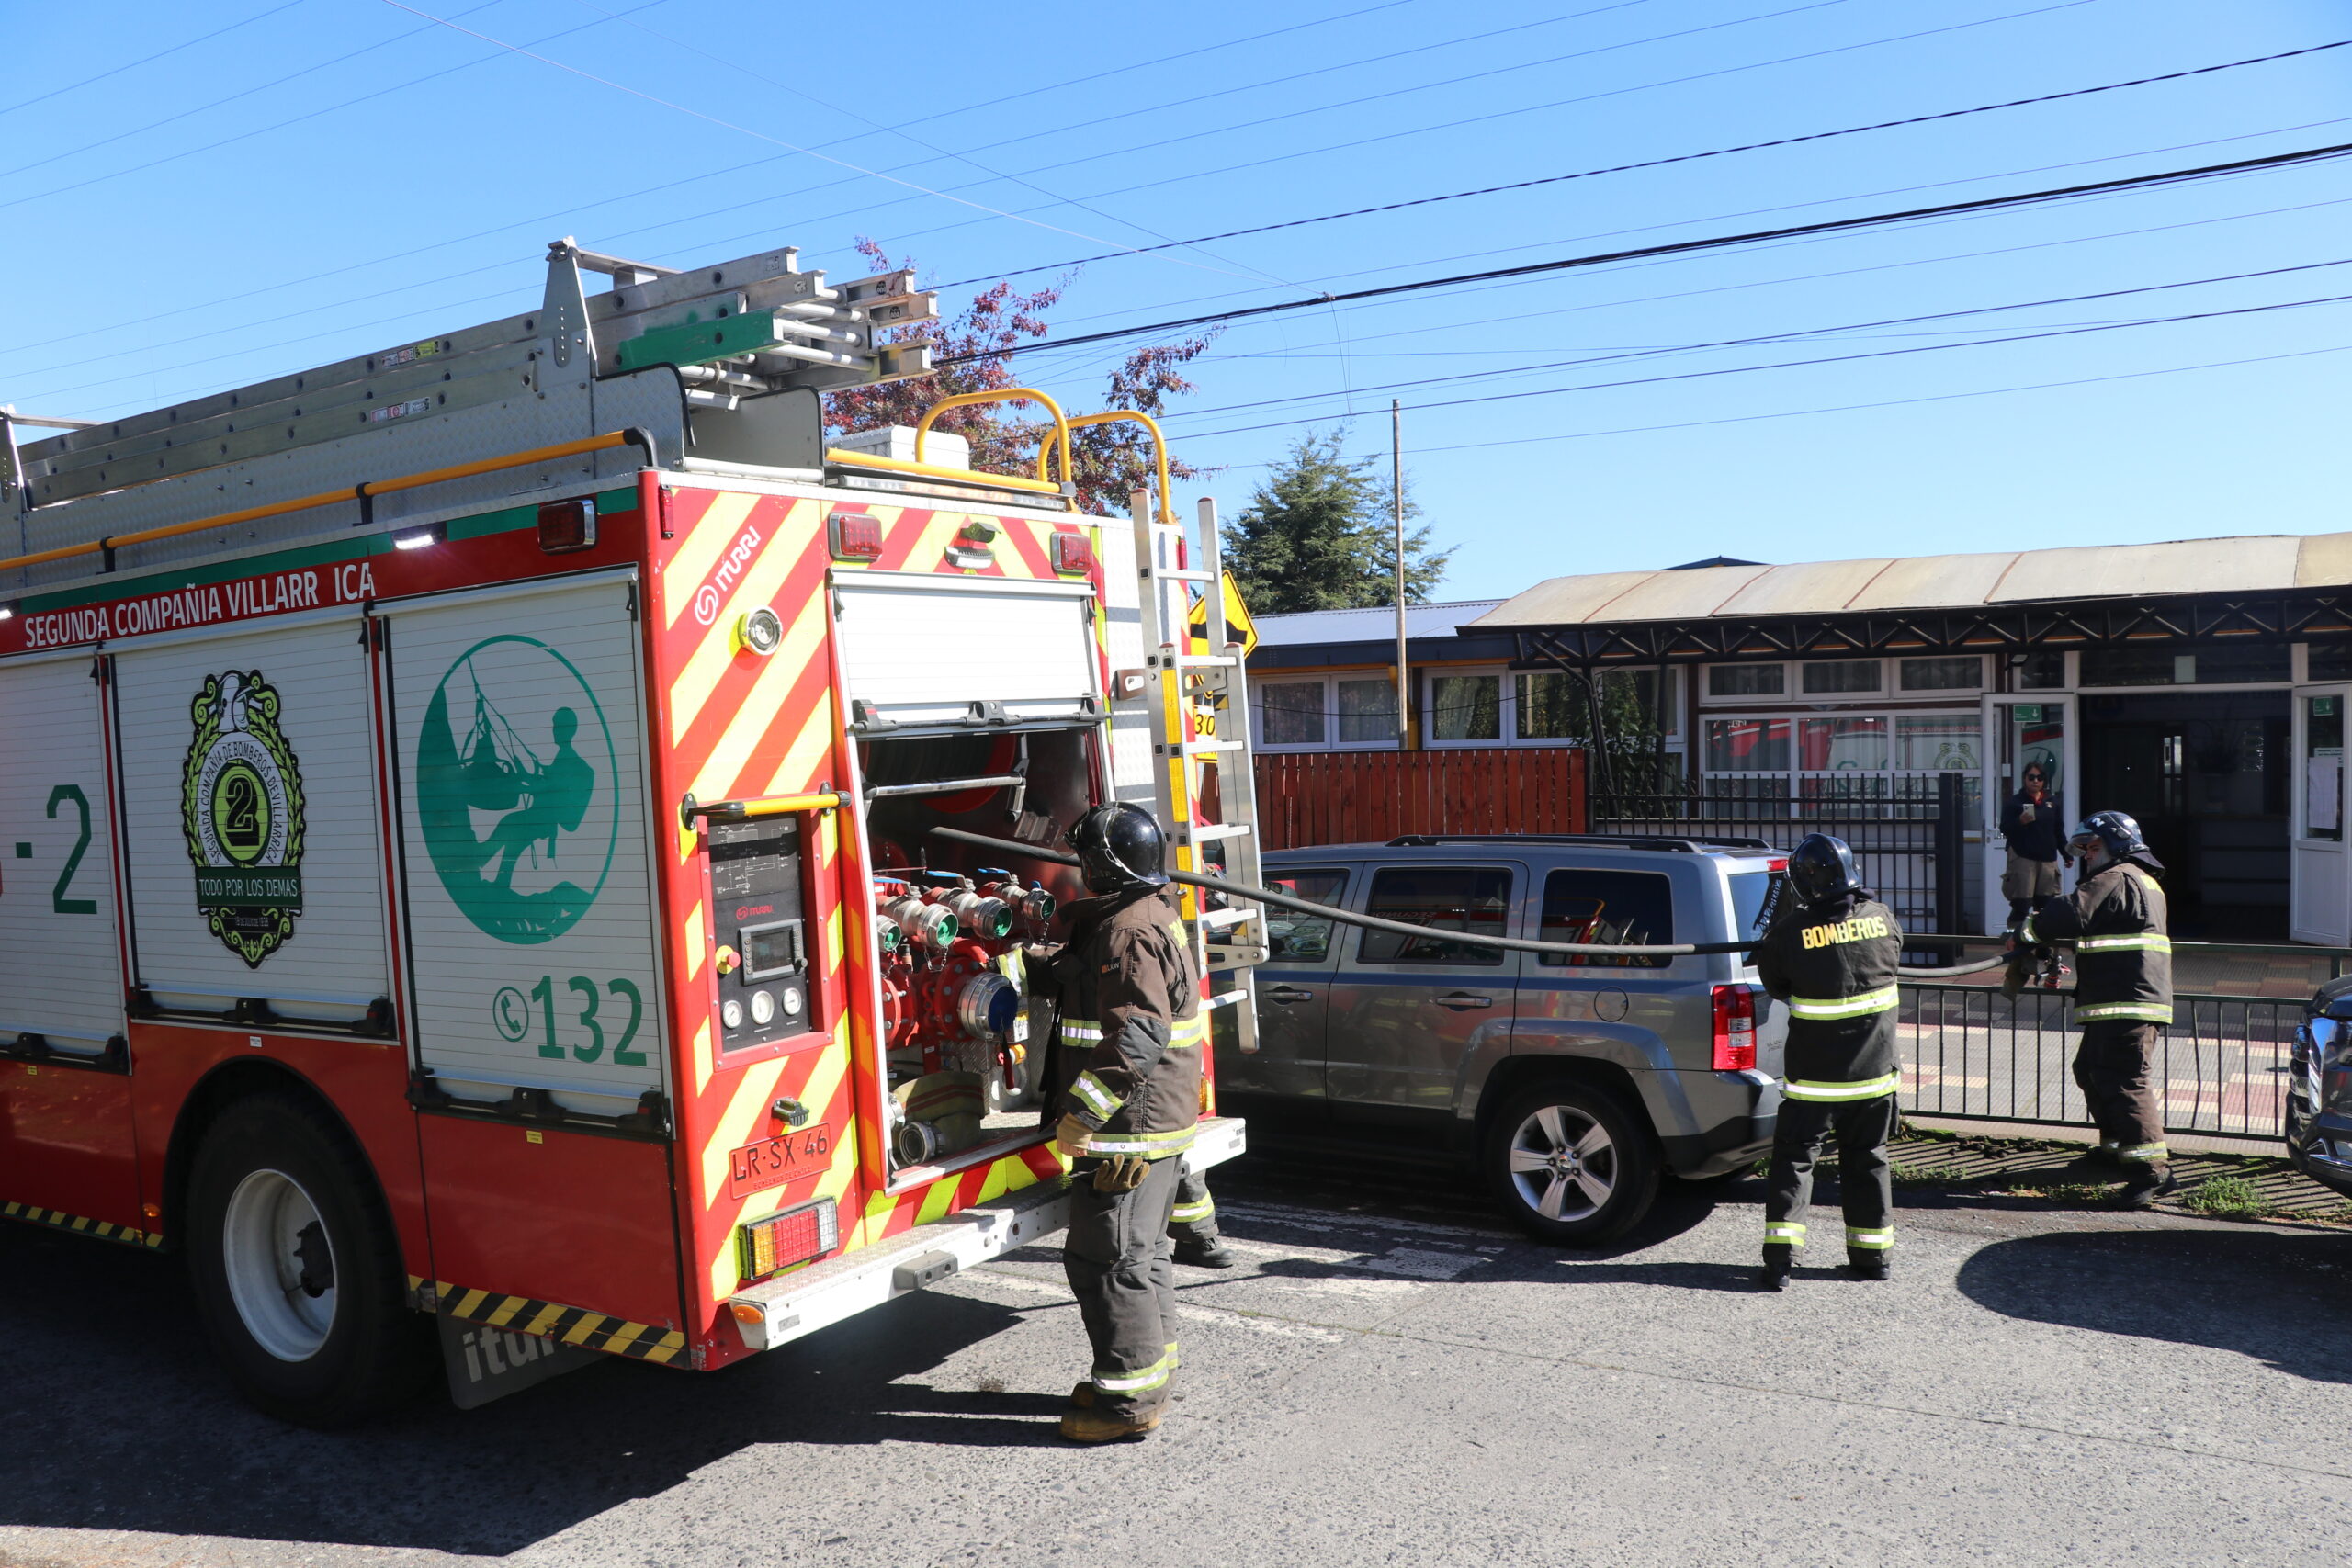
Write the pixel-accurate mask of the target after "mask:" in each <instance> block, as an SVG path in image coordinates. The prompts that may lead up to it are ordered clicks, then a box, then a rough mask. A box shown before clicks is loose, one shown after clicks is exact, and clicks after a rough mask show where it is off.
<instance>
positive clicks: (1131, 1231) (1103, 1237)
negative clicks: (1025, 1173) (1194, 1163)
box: [1062, 1158, 1184, 1417]
mask: <svg viewBox="0 0 2352 1568" xmlns="http://www.w3.org/2000/svg"><path fill="white" fill-rule="evenodd" d="M1094 1163H1095V1162H1093V1161H1091V1160H1082V1161H1080V1164H1079V1166H1078V1179H1077V1180H1076V1181H1074V1182H1073V1183H1071V1185H1070V1195H1069V1201H1070V1216H1069V1235H1067V1236H1065V1237H1064V1238H1063V1242H1062V1269H1063V1272H1064V1273H1066V1274H1067V1275H1069V1288H1070V1293H1071V1294H1072V1295H1074V1296H1076V1297H1077V1298H1078V1311H1079V1315H1080V1317H1081V1318H1083V1319H1084V1320H1085V1323H1086V1337H1087V1340H1088V1342H1089V1343H1090V1344H1091V1345H1092V1347H1093V1350H1094V1362H1093V1373H1092V1381H1093V1383H1094V1408H1095V1409H1097V1410H1101V1411H1104V1412H1106V1413H1108V1414H1110V1415H1112V1416H1120V1417H1133V1416H1142V1415H1145V1414H1148V1413H1149V1412H1150V1411H1152V1410H1155V1409H1157V1408H1159V1405H1160V1404H1162V1403H1163V1402H1164V1401H1165V1400H1166V1399H1167V1397H1168V1380H1169V1378H1170V1377H1171V1376H1172V1375H1174V1373H1175V1371H1176V1258H1175V1252H1176V1243H1175V1240H1174V1238H1172V1237H1171V1236H1170V1235H1169V1234H1168V1223H1169V1215H1170V1212H1171V1211H1172V1210H1173V1209H1174V1208H1175V1206H1176V1185H1177V1182H1178V1180H1179V1179H1181V1178H1182V1174H1183V1172H1182V1167H1183V1163H1184V1162H1183V1161H1182V1159H1178V1158H1170V1159H1162V1160H1155V1161H1153V1162H1152V1167H1151V1172H1150V1174H1149V1175H1148V1176H1146V1177H1145V1178H1144V1179H1143V1185H1142V1186H1140V1187H1137V1188H1136V1189H1135V1190H1132V1191H1128V1192H1097V1191H1096V1190H1094V1183H1093V1180H1092V1177H1093V1172H1094Z"/></svg>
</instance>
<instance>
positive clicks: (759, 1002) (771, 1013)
mask: <svg viewBox="0 0 2352 1568" xmlns="http://www.w3.org/2000/svg"><path fill="white" fill-rule="evenodd" d="M773 1018H775V998H774V997H772V996H770V995H768V994H767V993H766V992H765V991H753V992H752V1022H753V1023H766V1022H768V1021H770V1020H771V1019H773Z"/></svg>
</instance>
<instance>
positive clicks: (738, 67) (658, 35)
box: [578, 0, 1645, 288]
mask: <svg viewBox="0 0 2352 1568" xmlns="http://www.w3.org/2000/svg"><path fill="white" fill-rule="evenodd" d="M1644 3H1645V0H1621V4H1632V5H1640V4H1644ZM578 4H580V5H582V6H586V7H587V8H588V9H589V10H591V11H594V12H596V13H597V14H598V15H599V16H602V17H607V18H609V19H611V20H614V21H617V22H619V23H621V25H622V26H624V27H629V28H636V29H637V30H638V31H639V32H641V33H643V34H645V35H646V36H647V37H648V38H655V39H661V40H662V42H663V43H666V44H668V45H670V46H671V47H672V48H673V49H683V50H684V51H686V52H687V53H689V54H695V55H700V56H701V57H702V58H703V59H705V60H707V61H709V62H712V63H713V64H716V65H723V66H725V67H727V68H728V69H729V70H730V71H738V72H741V73H743V74H744V75H746V76H749V77H750V78H752V80H753V81H754V82H760V83H763V84H765V85H768V86H770V87H774V88H775V89H776V90H777V91H779V92H783V93H789V94H791V95H792V96H795V97H798V98H805V99H807V100H808V101H809V103H812V104H815V105H816V106H817V107H819V108H821V109H827V110H830V111H831V112H832V113H834V114H837V115H840V116H841V117H842V118H844V119H854V120H856V121H858V122H860V123H861V124H864V125H865V126H866V127H868V128H869V129H871V130H875V131H876V132H883V133H888V134H890V135H894V136H899V137H903V138H905V139H906V140H907V141H911V142H913V143H914V144H915V145H916V146H918V147H920V148H922V149H923V151H925V152H932V153H935V154H937V155H938V156H939V157H942V158H952V159H955V160H956V162H958V163H964V164H970V165H971V166H972V167H973V168H976V169H978V170H979V171H980V172H981V173H982V174H984V175H991V176H992V177H994V178H996V179H1000V180H1010V181H1012V183H1013V184H1015V185H1020V186H1027V187H1028V188H1029V189H1031V190H1033V191H1035V192H1036V193H1037V194H1038V195H1039V196H1042V197H1048V198H1050V199H1051V200H1053V201H1055V202H1057V203H1059V204H1062V205H1066V206H1069V207H1075V208H1079V209H1081V210H1083V211H1087V212H1091V213H1093V214H1094V215H1095V216H1096V217H1097V218H1101V219H1104V220H1108V221H1110V222H1113V223H1124V224H1125V225H1126V226H1127V227H1129V228H1131V229H1137V230H1141V231H1143V232H1144V233H1147V234H1148V235H1150V236H1151V237H1152V238H1153V239H1155V240H1159V241H1162V242H1165V243H1162V244H1158V245H1148V246H1145V247H1144V249H1146V250H1148V251H1160V250H1172V249H1177V248H1180V247H1181V248H1183V249H1197V248H1198V247H1197V246H1196V245H1195V243H1193V242H1192V241H1189V240H1171V239H1170V237H1169V236H1168V235H1166V234H1163V233H1161V232H1160V231H1159V230H1157V229H1154V228H1152V227H1151V226H1150V225H1148V224H1146V223H1138V222H1136V220H1134V219H1132V218H1122V217H1120V216H1119V215H1118V214H1117V213H1115V212H1105V211H1103V209H1101V208H1099V207H1090V206H1088V205H1087V204H1086V202H1084V201H1083V200H1080V199H1077V198H1074V197H1066V196H1063V195H1062V194H1061V193H1059V192H1058V191H1052V190H1048V189H1046V187H1045V186H1041V185H1038V184H1036V183H1035V182H1034V181H1032V180H1029V179H1026V178H1024V177H1023V176H1021V175H1008V174H1006V173H1005V172H1004V171H1003V170H1001V169H993V168H990V167H989V165H988V164H983V163H981V162H980V161H979V160H978V159H977V158H975V157H973V156H971V155H970V154H969V153H965V152H949V151H948V150H947V149H946V148H944V147H941V146H939V145H937V144H936V143H934V142H931V141H924V140H923V139H922V137H920V136H917V135H915V134H914V133H913V132H911V131H910V130H903V129H897V130H894V129H893V128H891V127H888V126H886V125H884V124H883V123H882V122H881V121H880V120H878V119H874V118H870V117H868V116H866V115H864V114H861V113H859V112H858V111H857V110H855V109H849V108H843V107H842V106H841V105H839V104H835V103H829V102H827V101H826V100H825V99H823V98H820V97H819V96H817V95H816V94H814V93H811V92H809V90H808V89H807V88H805V87H798V86H795V85H792V84H791V83H788V82H779V81H777V80H776V79H775V77H773V76H770V75H767V74H765V73H762V72H759V71H754V70H753V69H752V67H750V66H749V65H746V64H744V63H742V62H741V61H738V60H730V59H729V58H728V57H727V56H726V55H723V54H717V53H714V52H712V51H709V50H707V49H705V48H703V47H702V46H701V45H700V44H695V43H689V42H688V41H687V40H685V39H682V38H673V37H672V36H671V35H670V34H668V33H664V32H658V31H656V30H655V29H653V28H649V27H647V26H646V25H645V24H644V23H642V22H638V21H631V20H629V19H628V17H623V16H620V15H618V14H616V13H615V12H611V11H606V10H605V9H604V8H603V7H602V6H597V5H594V4H593V3H592V0H578ZM1526 25H1527V26H1531V27H1532V26H1538V25H1540V24H1536V23H1529V24H1526ZM1507 30H1516V29H1507ZM1114 254H1116V253H1114ZM1201 254H1204V255H1207V256H1209V259H1210V260H1212V261H1219V262H1225V263H1226V265H1228V266H1242V265H1245V264H1242V263H1238V262H1233V261H1230V260H1229V259H1228V258H1227V257H1224V256H1218V255H1213V254H1210V253H1208V252H1206V251H1203V252H1202V253H1201ZM1246 270H1248V271H1250V272H1254V273H1256V274H1257V275H1258V276H1260V277H1263V278H1267V279H1270V280H1272V281H1274V282H1278V283H1286V284H1289V285H1290V287H1292V288H1297V287H1299V285H1298V283H1297V282H1296V281H1295V279H1291V278H1284V277H1280V276H1277V275H1275V274H1273V273H1270V272H1268V271H1266V270H1265V269H1264V268H1263V267H1246Z"/></svg>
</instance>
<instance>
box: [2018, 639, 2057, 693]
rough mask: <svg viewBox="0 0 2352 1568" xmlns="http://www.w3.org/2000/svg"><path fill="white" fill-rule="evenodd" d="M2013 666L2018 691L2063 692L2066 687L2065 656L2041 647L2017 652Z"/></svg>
mask: <svg viewBox="0 0 2352 1568" xmlns="http://www.w3.org/2000/svg"><path fill="white" fill-rule="evenodd" d="M2014 668H2015V669H2016V671H2017V672H2018V673H2017V682H2018V691H2020V692H2063V691H2064V690H2065V689H2066V656H2065V655H2064V654H2063V653H2054V652H2052V651H2051V650H2050V649H2040V650H2038V651H2036V652H2033V653H2025V654H2019V655H2018V659H2017V663H2016V664H2015V666H2014Z"/></svg>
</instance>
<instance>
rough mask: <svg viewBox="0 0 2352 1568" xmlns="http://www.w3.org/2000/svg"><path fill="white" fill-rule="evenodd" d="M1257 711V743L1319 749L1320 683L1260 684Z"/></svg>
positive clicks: (1321, 735)
mask: <svg viewBox="0 0 2352 1568" xmlns="http://www.w3.org/2000/svg"><path fill="white" fill-rule="evenodd" d="M1257 697H1258V708H1259V711H1260V713H1261V715H1263V717H1262V718H1261V720H1260V723H1259V728H1258V739H1259V742H1260V744H1261V745H1266V746H1320V745H1322V744H1323V682H1320V681H1280V682H1268V683H1266V684H1263V685H1261V686H1260V687H1259V688H1258V691H1257Z"/></svg>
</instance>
